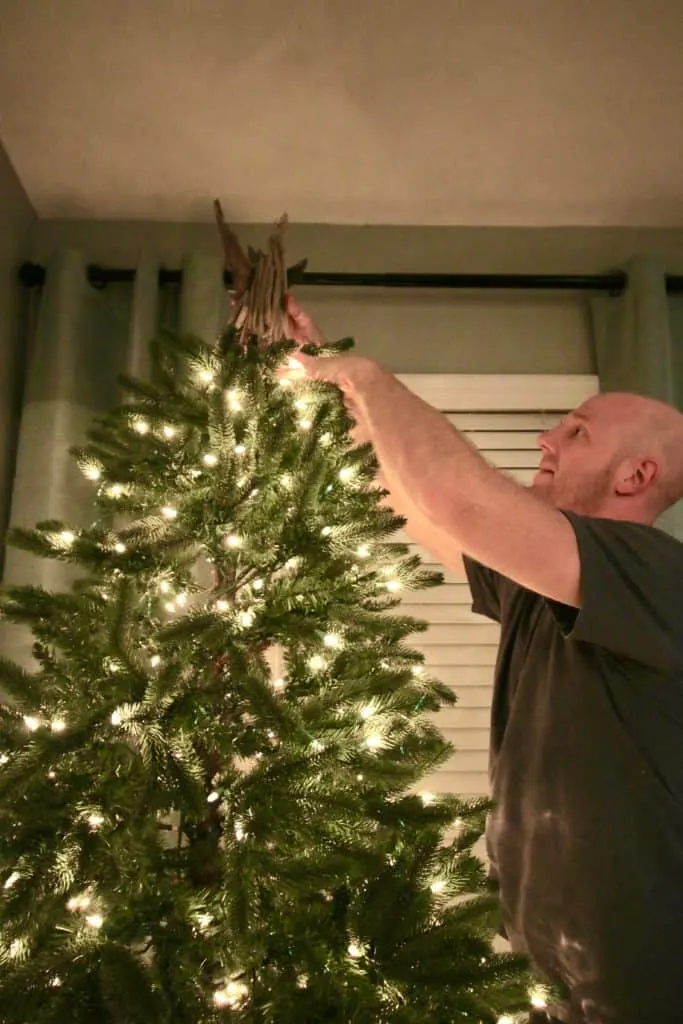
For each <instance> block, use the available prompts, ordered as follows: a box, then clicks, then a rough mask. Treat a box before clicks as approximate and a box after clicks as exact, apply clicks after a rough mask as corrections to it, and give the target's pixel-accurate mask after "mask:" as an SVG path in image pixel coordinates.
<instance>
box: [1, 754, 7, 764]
mask: <svg viewBox="0 0 683 1024" xmlns="http://www.w3.org/2000/svg"><path fill="white" fill-rule="evenodd" d="M8 761H9V757H8V756H7V754H0V764H7V762H8Z"/></svg>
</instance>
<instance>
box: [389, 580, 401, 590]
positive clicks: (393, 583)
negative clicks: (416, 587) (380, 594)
mask: <svg viewBox="0 0 683 1024" xmlns="http://www.w3.org/2000/svg"><path fill="white" fill-rule="evenodd" d="M400 589H401V584H400V583H399V581H398V580H389V582H388V583H387V590H393V591H396V590H400Z"/></svg>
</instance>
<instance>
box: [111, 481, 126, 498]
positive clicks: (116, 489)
mask: <svg viewBox="0 0 683 1024" xmlns="http://www.w3.org/2000/svg"><path fill="white" fill-rule="evenodd" d="M107 493H108V494H109V495H110V497H112V498H120V497H121V495H122V494H123V487H122V486H121V484H112V485H111V487H110V488H109V491H108V492H107Z"/></svg>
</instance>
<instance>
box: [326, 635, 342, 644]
mask: <svg viewBox="0 0 683 1024" xmlns="http://www.w3.org/2000/svg"><path fill="white" fill-rule="evenodd" d="M323 643H324V644H325V647H341V645H342V642H341V637H339V636H337V634H336V633H326V634H325V636H324V637H323Z"/></svg>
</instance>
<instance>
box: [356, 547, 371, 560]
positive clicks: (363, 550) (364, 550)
mask: <svg viewBox="0 0 683 1024" xmlns="http://www.w3.org/2000/svg"><path fill="white" fill-rule="evenodd" d="M356 554H357V555H358V557H359V558H368V557H369V556H370V548H369V547H368V546H367V544H361V546H360V547H359V548H358V550H357V551H356Z"/></svg>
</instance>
